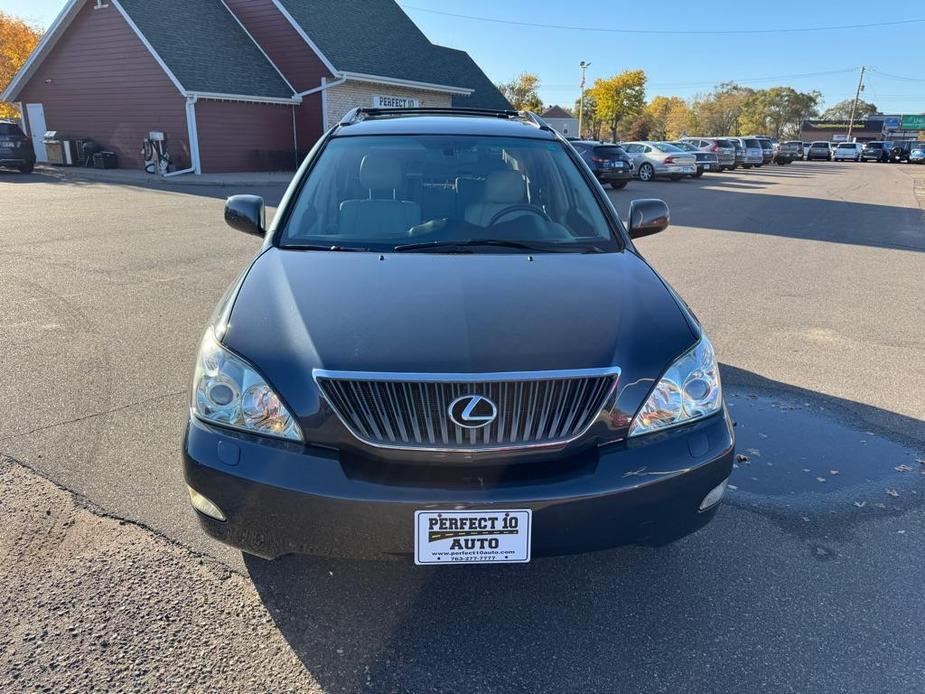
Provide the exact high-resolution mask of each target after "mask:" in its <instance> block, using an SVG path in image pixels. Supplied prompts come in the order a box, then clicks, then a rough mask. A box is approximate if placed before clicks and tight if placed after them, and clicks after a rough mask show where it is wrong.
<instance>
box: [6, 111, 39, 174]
mask: <svg viewBox="0 0 925 694" xmlns="http://www.w3.org/2000/svg"><path fill="white" fill-rule="evenodd" d="M0 166H3V167H7V168H14V169H19V170H20V171H21V172H22V173H32V169H34V168H35V149H34V148H33V147H32V140H30V139H29V138H28V137H27V136H26V134H25V133H24V132H23V131H22V128H20V127H19V125H18V124H16V123H14V122H12V121H6V120H0Z"/></svg>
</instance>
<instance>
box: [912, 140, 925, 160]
mask: <svg viewBox="0 0 925 694" xmlns="http://www.w3.org/2000/svg"><path fill="white" fill-rule="evenodd" d="M909 163H910V164H925V142H916V143H913V145H912V149H910V150H909Z"/></svg>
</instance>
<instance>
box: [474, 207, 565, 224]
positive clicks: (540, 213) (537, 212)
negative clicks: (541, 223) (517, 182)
mask: <svg viewBox="0 0 925 694" xmlns="http://www.w3.org/2000/svg"><path fill="white" fill-rule="evenodd" d="M512 212H529V213H531V214H535V215H536V216H537V217H539V218H540V219H543V220H545V221H547V222H551V221H552V220H551V219H550V218H549V215H548V214H546V211H545V210H543V209H542V208H540V207H536V206H535V205H529V204H527V203H520V204H519V205H511V206H510V207H505V208H504V209H503V210H501V211H499V212H496V213H495V214H494V215H493V216H492V218H491V219H490V220H488V226H490V227H491V226H494V225H495V224H497V223H498V220H500V219H503V218H504V217H506V216H508V215H509V214H511V213H512Z"/></svg>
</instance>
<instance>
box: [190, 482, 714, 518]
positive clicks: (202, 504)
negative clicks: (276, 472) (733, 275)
mask: <svg viewBox="0 0 925 694" xmlns="http://www.w3.org/2000/svg"><path fill="white" fill-rule="evenodd" d="M186 491H188V492H189V500H190V501H191V502H192V504H193V508H194V509H196V510H197V511H199V513H202V514H205V515H207V516H208V517H209V518H214V519H215V520H220V521H222V522H224V521H225V514H224V513H222V509H220V508H219V507H218V506H216V505H215V504H213V503H212V502H211V501H209V500H208V499H207V498H205V497H204V496H203V495H202V494H200V493H199V492H197V491H196V490H195V489H193V488H192V487H190V486H189V485H186ZM711 494H712V492H711Z"/></svg>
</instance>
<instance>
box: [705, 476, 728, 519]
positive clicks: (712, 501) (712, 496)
mask: <svg viewBox="0 0 925 694" xmlns="http://www.w3.org/2000/svg"><path fill="white" fill-rule="evenodd" d="M728 484H729V478H728V477H727V478H726V479H724V480H723V481H722V482H720V483H719V484H718V485H716V486H715V487H713V489H711V490H710V493H709V494H707V495H706V496H705V497H703V501H701V502H700V510H701V511H706V510H707V509H710V508H713V507H714V506H716V504H718V503H719V502H720V501H721V500H722V498H723V494H725V493H726V486H727V485H728Z"/></svg>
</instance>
